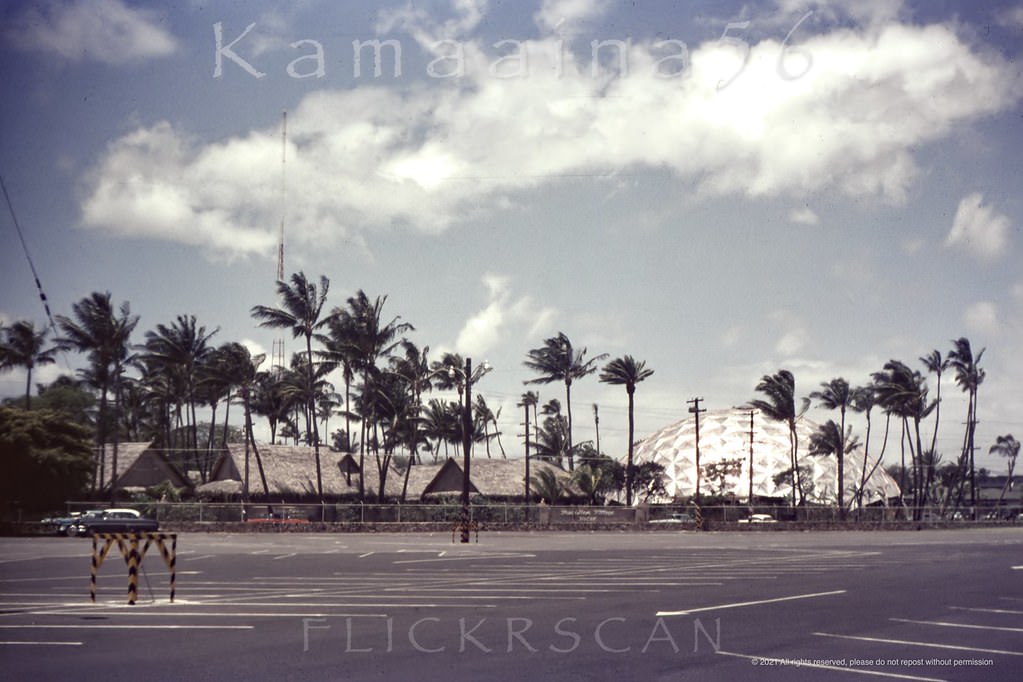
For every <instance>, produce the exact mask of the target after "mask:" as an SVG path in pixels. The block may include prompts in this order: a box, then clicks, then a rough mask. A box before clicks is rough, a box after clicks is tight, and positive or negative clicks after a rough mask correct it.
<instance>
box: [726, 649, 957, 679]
mask: <svg viewBox="0 0 1023 682" xmlns="http://www.w3.org/2000/svg"><path fill="white" fill-rule="evenodd" d="M714 653H716V654H718V655H720V656H733V657H735V658H745V659H746V660H748V661H769V662H772V663H775V662H776V663H778V664H780V665H788V664H789V662H788V660H787V659H785V658H778V657H777V656H751V655H749V654H740V653H736V652H734V651H720V650H718V651H715V652H714ZM763 665H765V667H770V665H769V664H763ZM791 665H795V664H794V663H792V664H791ZM798 667H799V668H815V669H818V670H835V671H837V672H842V673H854V674H857V675H872V676H875V677H891V678H894V679H898V680H918V681H919V682H947V681H946V680H945V679H944V678H941V677H918V676H916V675H907V674H905V673H890V672H885V671H882V670H865V669H863V668H841V667H839V666H837V665H823V664H820V663H807V662H803V661H800V662H799V665H798Z"/></svg>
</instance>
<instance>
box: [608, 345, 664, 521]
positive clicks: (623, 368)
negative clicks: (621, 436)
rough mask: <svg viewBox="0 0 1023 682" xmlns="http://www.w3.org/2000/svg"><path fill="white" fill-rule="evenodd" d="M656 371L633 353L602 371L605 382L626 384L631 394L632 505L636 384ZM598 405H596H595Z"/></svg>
mask: <svg viewBox="0 0 1023 682" xmlns="http://www.w3.org/2000/svg"><path fill="white" fill-rule="evenodd" d="M653 373H654V371H653V370H652V369H647V367H646V362H645V361H642V360H640V361H639V362H637V361H636V359H635V358H633V357H632V356H631V355H626V356H623V357H620V358H615V359H614V360H612V361H611V362H609V363H607V364H606V365H604V369H603V370H601V372H600V380H601V381H602V382H604V383H605V384H614V385H616V386H625V392H626V393H627V394H628V395H629V454H628V460H627V462H626V466H625V504H626V505H629V506H631V505H632V486H631V485H630V484H631V483H632V481H631V480H630V477H631V476H632V452H633V440H634V438H635V436H634V434H635V430H636V429H635V394H636V384H638V383H639V382H641V381H643V380H644V379H646V378H647V377H649V376H650V375H651V374H653ZM594 407H596V406H594Z"/></svg>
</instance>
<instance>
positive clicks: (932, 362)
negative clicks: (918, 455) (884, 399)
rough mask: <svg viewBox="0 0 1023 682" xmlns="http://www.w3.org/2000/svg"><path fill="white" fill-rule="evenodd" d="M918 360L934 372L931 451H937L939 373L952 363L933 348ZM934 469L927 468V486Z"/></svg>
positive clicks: (939, 404) (939, 409)
mask: <svg viewBox="0 0 1023 682" xmlns="http://www.w3.org/2000/svg"><path fill="white" fill-rule="evenodd" d="M920 362H922V363H923V364H924V367H926V368H927V371H928V372H930V373H932V374H934V376H935V392H934V432H933V433H932V434H931V452H937V447H938V425H939V424H940V423H941V375H942V374H943V373H944V371H945V370H946V369H948V368H949V366H950V365H951V364H952V358H950V357H944V358H942V357H941V351H939V350H937V349H935V350H932V351H931V352H930V353H928V354H927V355H925V356H923V357H922V358H920ZM935 471H936V469H935V468H933V467H931V468H928V469H927V472H926V478H927V487H930V486H931V483H932V482H933V481H934V474H935Z"/></svg>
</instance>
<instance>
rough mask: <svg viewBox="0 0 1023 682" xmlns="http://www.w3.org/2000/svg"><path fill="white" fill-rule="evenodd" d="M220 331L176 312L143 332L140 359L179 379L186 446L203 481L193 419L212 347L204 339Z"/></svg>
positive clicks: (196, 429)
mask: <svg viewBox="0 0 1023 682" xmlns="http://www.w3.org/2000/svg"><path fill="white" fill-rule="evenodd" d="M218 331H219V329H214V330H213V331H211V332H207V331H206V327H204V326H199V325H197V324H196V319H195V315H187V316H186V315H178V317H177V319H176V320H175V321H174V322H172V323H171V324H170V325H169V326H168V325H164V324H158V325H156V329H155V330H152V331H148V332H146V343H145V345H144V346H142V350H143V351H144V353H143V355H142V357H141V360H142V361H143V362H145V363H146V364H147V365H148V366H149V367H150V368H151V369H152V368H155V369H156V371H159V372H162V373H164V374H166V375H168V376H172V377H177V378H178V379H179V381H180V387H181V390H182V391H183V392H184V393H183V394H182V395H179V396H177V399H176V402H177V404H178V405H181V404H184V405H185V406H186V415H187V416H186V421H187V423H188V424H190V427H189V429H188V431H189V433H190V436H191V441H190V442H189V443H188V445H187V447H188V448H189V449H191V451H192V457H193V460H194V461H195V463H196V466H197V469H198V470H199V472H200V475H201V476H202V477H203V481H204V482H205V467H204V466H202V465H201V464H200V462H199V425H198V423H197V419H196V409H195V404H196V402H197V398H198V390H197V389H198V383H199V379H200V369H201V366H202V365H203V364H204V363H205V362H206V360H207V356H208V355H209V353H210V351H211V350H212V348H211V347H210V346H209V345H207V342H208V341H209V340H210V339H211V338H212V337H213V336H214V335H215V334H216V333H217V332H218Z"/></svg>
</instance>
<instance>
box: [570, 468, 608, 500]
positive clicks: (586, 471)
mask: <svg viewBox="0 0 1023 682" xmlns="http://www.w3.org/2000/svg"><path fill="white" fill-rule="evenodd" d="M572 481H573V482H574V483H575V485H576V487H577V488H579V491H580V492H582V494H583V495H585V496H586V503H587V504H589V505H591V506H592V505H594V504H596V502H597V495H599V494H600V492H601V490H603V483H604V472H603V471H602V470H601V469H600V467H591V466H590V465H589V464H581V465H579V468H578V469H576V470H575V471H574V472H572Z"/></svg>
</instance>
